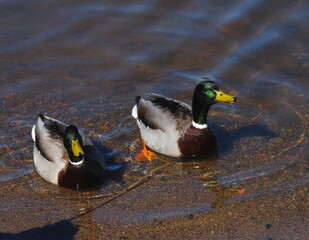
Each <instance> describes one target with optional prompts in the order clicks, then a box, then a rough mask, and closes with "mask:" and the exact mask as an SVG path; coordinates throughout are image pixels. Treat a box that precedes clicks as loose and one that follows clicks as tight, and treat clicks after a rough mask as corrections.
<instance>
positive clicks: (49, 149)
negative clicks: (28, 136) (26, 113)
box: [32, 114, 68, 163]
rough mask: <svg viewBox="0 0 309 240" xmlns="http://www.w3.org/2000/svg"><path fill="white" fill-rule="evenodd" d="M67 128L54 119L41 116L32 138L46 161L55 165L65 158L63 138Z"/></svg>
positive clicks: (33, 130)
mask: <svg viewBox="0 0 309 240" xmlns="http://www.w3.org/2000/svg"><path fill="white" fill-rule="evenodd" d="M67 126H68V125H67V124H65V123H63V122H60V121H58V120H56V119H54V118H51V117H48V116H44V115H43V114H40V115H39V117H38V119H37V122H36V124H35V125H34V126H33V129H32V138H33V140H34V142H35V146H36V147H37V150H38V151H39V153H40V154H41V155H42V156H43V157H44V158H45V159H46V160H48V161H50V162H54V163H55V162H56V161H57V160H59V159H63V158H65V155H66V150H65V148H64V145H63V136H64V132H65V128H66V127H67Z"/></svg>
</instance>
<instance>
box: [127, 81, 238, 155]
mask: <svg viewBox="0 0 309 240" xmlns="http://www.w3.org/2000/svg"><path fill="white" fill-rule="evenodd" d="M236 100H237V99H236V98H235V97H234V96H231V95H228V94H226V93H224V92H223V91H222V90H220V89H219V87H218V86H217V84H216V83H215V82H213V81H209V80H208V81H203V82H200V83H198V84H197V85H196V87H195V90H194V94H193V100H192V107H191V106H189V105H188V104H186V103H184V102H181V101H178V100H176V99H172V98H169V97H165V96H163V95H159V94H155V93H149V94H146V97H145V98H143V97H141V96H137V97H136V98H135V105H134V107H133V109H132V116H133V117H134V118H135V119H136V123H137V126H138V128H139V130H140V134H141V138H142V140H143V142H144V143H145V144H146V146H147V147H148V148H150V149H151V150H153V151H155V152H157V153H160V154H163V155H166V156H169V157H198V156H204V155H208V154H211V153H212V152H214V151H215V150H216V149H217V139H216V136H215V134H214V133H213V131H212V130H211V128H210V127H209V126H208V124H207V115H208V112H209V109H210V107H211V106H212V105H213V104H215V103H234V102H236Z"/></svg>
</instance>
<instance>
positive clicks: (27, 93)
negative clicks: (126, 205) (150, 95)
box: [0, 0, 308, 225]
mask: <svg viewBox="0 0 309 240" xmlns="http://www.w3.org/2000/svg"><path fill="white" fill-rule="evenodd" d="M0 9H1V10H2V11H1V13H2V14H1V16H0V19H1V23H2V24H1V26H0V46H1V47H0V52H1V60H0V62H1V64H0V72H1V76H0V77H1V81H0V86H1V87H0V101H1V106H0V111H1V114H0V123H1V127H0V158H1V162H0V184H1V185H0V192H1V193H6V194H10V193H12V194H13V193H14V192H16V193H15V194H16V195H17V196H18V195H19V194H21V192H23V191H26V192H29V193H30V196H29V199H31V198H35V196H37V195H39V196H41V197H42V199H41V200H40V201H42V202H45V201H48V199H53V202H54V203H55V204H60V205H61V206H63V204H64V205H66V206H70V207H71V208H72V209H73V210H72V212H71V213H70V214H73V215H77V214H78V213H76V209H81V208H83V205H84V204H79V203H78V202H77V201H78V199H87V201H94V202H92V203H91V204H90V205H91V207H95V206H97V204H100V201H101V200H104V199H107V198H109V197H112V196H113V195H115V194H117V193H120V192H122V191H124V190H125V189H127V188H130V186H132V185H134V184H135V183H137V182H138V181H139V180H140V179H141V178H143V177H145V176H147V174H149V173H151V171H153V170H155V169H157V168H158V167H160V166H162V165H164V164H166V163H171V165H169V166H168V167H166V168H163V169H160V171H154V172H153V175H152V176H149V177H147V179H146V178H145V181H144V182H143V183H142V185H143V184H144V183H146V182H147V184H149V185H150V186H151V187H153V188H154V189H155V191H156V194H157V195H156V196H157V198H156V200H155V202H156V203H157V204H158V206H160V207H153V206H152V207H153V208H152V209H154V210H152V211H151V212H149V213H147V211H148V210H149V209H148V208H147V206H145V205H143V204H145V203H144V202H143V201H139V200H137V203H136V204H139V205H140V206H141V208H140V209H141V210H140V211H135V212H134V210H132V211H133V212H132V211H131V210H128V209H124V210H122V211H120V212H119V213H109V212H108V210H106V209H105V210H106V211H107V212H106V215H104V217H102V216H100V217H98V216H96V215H95V217H94V218H96V219H99V220H101V221H103V220H104V221H105V220H106V221H110V220H111V219H118V218H119V219H122V220H123V221H129V219H131V217H132V216H134V219H135V220H136V221H150V220H151V219H165V218H170V217H178V216H182V215H187V214H191V213H198V212H205V211H208V210H209V209H214V208H224V207H225V206H226V205H228V204H231V203H239V202H243V201H249V200H253V199H259V198H261V197H262V196H269V195H271V194H276V193H281V192H284V191H287V189H288V188H290V190H291V188H292V189H294V190H298V189H299V190H302V189H303V188H305V187H306V186H307V185H308V181H307V180H306V179H308V175H307V173H306V171H305V169H306V167H307V165H306V164H307V163H306V162H305V159H308V153H307V152H306V149H307V148H308V141H307V139H306V133H307V132H308V110H307V108H306V104H307V103H308V83H307V76H308V57H307V54H306V52H308V47H307V42H308V41H307V38H308V31H307V22H306V21H305V20H306V16H307V10H308V6H307V5H306V3H305V1H302V0H299V1H288V0H287V1H276V0H272V1H262V0H256V1H239V0H233V1H208V2H207V3H205V1H199V0H198V1H190V2H188V1H154V0H148V1H134V3H123V2H121V1H119V2H117V1H116V2H115V1H105V2H104V3H100V2H95V3H92V2H89V3H82V2H81V1H66V2H65V3H63V2H60V1H48V0H44V1H40V2H34V1H0ZM203 77H209V78H211V79H212V80H214V81H217V82H218V85H219V86H221V87H222V88H223V89H224V90H225V91H226V92H233V93H236V94H237V95H238V102H237V103H236V104H234V105H223V104H222V105H220V104H217V105H215V106H213V107H212V108H211V110H210V113H209V125H210V126H211V127H212V129H213V130H214V132H215V134H216V135H217V139H218V142H219V149H218V152H217V154H216V155H215V156H211V157H207V158H202V159H199V160H195V159H188V160H180V159H176V160H175V159H172V158H168V157H165V156H162V155H156V156H154V157H153V158H154V159H153V161H139V162H138V161H136V156H138V154H139V153H140V151H141V150H142V143H141V142H140V136H139V132H138V130H137V127H136V125H135V123H134V121H133V119H132V118H131V116H130V113H131V108H132V106H133V105H134V98H135V96H136V95H142V94H144V93H146V92H156V93H160V94H163V95H168V96H170V97H174V98H177V99H180V100H182V101H184V102H186V103H188V104H190V103H191V98H192V93H193V89H194V87H195V85H196V84H197V82H199V81H201V80H202V78H203ZM39 112H43V113H45V114H47V115H50V116H52V117H57V118H59V119H61V120H63V121H64V122H69V123H72V124H75V125H77V126H78V127H80V128H82V129H83V130H84V131H85V132H86V133H87V134H89V135H90V136H91V137H93V138H95V139H96V140H98V141H101V142H103V143H104V144H106V145H107V146H108V147H110V148H112V149H113V150H114V153H115V155H116V157H117V159H119V160H121V161H124V162H125V163H126V168H125V170H124V173H123V175H122V178H110V179H108V180H107V181H106V182H105V183H104V184H103V185H102V186H101V187H100V188H99V189H90V190H89V191H74V190H68V189H63V188H58V187H56V186H52V185H50V184H48V183H46V182H45V181H44V180H42V179H41V178H39V177H38V175H37V174H36V173H35V170H34V168H33V162H32V161H33V160H32V147H33V143H32V140H31V136H30V130H31V126H32V125H33V124H34V122H35V119H36V114H37V113H39ZM151 182H153V184H154V185H156V186H160V187H156V186H153V185H151ZM175 183H177V184H180V186H181V188H177V187H175V186H174V185H173V184H175ZM283 183H284V184H283ZM141 188H142V186H141ZM142 189H143V188H142ZM147 191H149V192H147ZM147 191H146V189H144V191H137V193H136V194H140V195H139V197H140V199H145V198H146V199H148V200H149V201H153V199H151V198H149V196H147V194H150V195H151V194H154V193H153V191H151V190H147ZM183 192H190V193H191V194H196V195H198V196H199V197H197V198H196V199H195V198H192V199H191V198H190V199H187V200H188V201H180V202H177V201H176V200H175V201H173V200H171V202H170V203H168V201H165V202H163V203H162V202H160V199H174V197H175V199H179V198H181V197H182V196H183ZM2 201H5V200H2ZM14 201H15V200H14ZM14 201H12V203H11V204H12V205H14V204H17V205H18V204H20V202H19V201H17V200H16V201H17V202H14ZM162 201H163V200H162ZM30 203H31V200H30V201H29V204H30ZM22 204H26V203H22ZM177 204H178V205H177ZM176 205H177V207H175V206H176ZM5 206H9V205H8V203H6V204H5ZM91 207H90V208H91ZM148 207H149V206H148ZM90 208H89V209H90ZM89 209H88V208H87V210H89ZM70 214H68V215H70ZM117 214H118V215H117ZM126 214H128V216H129V217H128V220H126V217H124V216H125V215H126ZM91 216H92V215H91ZM89 218H90V219H88V220H87V221H92V220H93V219H91V218H92V217H89ZM87 221H86V222H87ZM119 221H120V220H119ZM81 225H82V224H81Z"/></svg>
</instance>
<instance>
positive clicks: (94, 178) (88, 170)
mask: <svg viewBox="0 0 309 240" xmlns="http://www.w3.org/2000/svg"><path fill="white" fill-rule="evenodd" d="M31 134H32V138H33V141H34V150H33V157H34V165H35V168H36V170H37V172H38V174H39V175H40V176H41V177H42V178H43V179H45V180H46V181H48V182H50V183H53V184H56V185H60V186H63V187H69V188H86V187H94V186H96V185H98V184H99V183H100V182H101V180H102V178H103V176H104V174H105V171H106V170H110V169H112V170H118V169H119V168H120V167H121V165H114V166H112V167H110V168H109V165H106V160H107V159H108V158H110V156H111V153H110V152H103V151H102V149H101V148H100V147H99V145H98V144H96V143H95V142H93V141H92V140H91V139H90V138H88V137H86V135H85V134H84V133H83V132H82V131H81V130H80V129H78V128H77V127H76V126H74V125H68V124H65V123H63V122H60V121H59V120H56V119H54V118H51V117H48V116H44V115H43V114H40V115H39V117H38V119H37V122H36V124H35V125H34V126H33V128H32V132H31Z"/></svg>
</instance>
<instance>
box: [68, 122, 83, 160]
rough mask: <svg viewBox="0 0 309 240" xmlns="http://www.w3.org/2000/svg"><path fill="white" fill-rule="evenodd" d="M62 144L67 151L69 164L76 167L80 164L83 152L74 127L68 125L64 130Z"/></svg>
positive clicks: (79, 137)
mask: <svg viewBox="0 0 309 240" xmlns="http://www.w3.org/2000/svg"><path fill="white" fill-rule="evenodd" d="M63 144H64V147H65V148H66V149H67V151H68V154H69V157H70V162H71V164H73V165H78V164H80V163H82V161H83V160H84V155H85V152H84V150H83V147H82V146H83V140H82V137H81V136H80V134H79V132H78V129H77V127H76V126H74V125H70V126H68V127H67V128H66V129H65V132H64V138H63Z"/></svg>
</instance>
